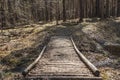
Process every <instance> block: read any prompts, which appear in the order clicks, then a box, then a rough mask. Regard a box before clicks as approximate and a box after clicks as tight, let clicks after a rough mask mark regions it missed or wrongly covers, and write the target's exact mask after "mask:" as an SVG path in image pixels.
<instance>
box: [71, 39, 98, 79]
mask: <svg viewBox="0 0 120 80" xmlns="http://www.w3.org/2000/svg"><path fill="white" fill-rule="evenodd" d="M71 41H72V44H73V46H74V49H75V51H76V52H77V53H78V55H79V57H80V59H81V60H82V61H83V62H84V63H85V64H86V65H87V66H88V67H89V69H90V70H91V71H92V72H93V74H94V75H95V76H97V77H99V76H100V71H99V70H98V69H97V68H96V67H95V66H94V65H93V64H92V63H91V62H90V61H89V60H88V59H87V58H86V57H85V56H84V55H83V54H82V53H81V52H80V51H79V50H78V48H77V46H76V45H75V42H74V41H73V38H72V37H71Z"/></svg>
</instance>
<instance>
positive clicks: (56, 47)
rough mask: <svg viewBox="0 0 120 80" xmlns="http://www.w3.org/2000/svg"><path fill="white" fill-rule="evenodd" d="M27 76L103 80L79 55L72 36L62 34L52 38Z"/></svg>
mask: <svg viewBox="0 0 120 80" xmlns="http://www.w3.org/2000/svg"><path fill="white" fill-rule="evenodd" d="M27 77H28V78H39V79H40V78H45V79H46V78H47V79H50V78H60V79H62V78H66V79H67V78H69V79H72V78H75V79H80V80H101V78H100V77H96V76H94V75H93V73H92V72H91V70H90V69H89V68H88V67H87V66H86V65H85V64H84V62H83V61H82V60H81V59H80V58H79V57H78V54H77V53H76V51H75V50H74V47H73V44H72V42H71V40H70V38H69V37H61V36H56V37H52V38H51V39H50V42H49V43H48V45H47V48H46V50H45V52H44V53H43V55H42V56H41V58H40V60H39V61H38V62H37V64H36V65H35V66H34V68H33V69H31V70H30V71H29V73H28V74H27ZM39 79H38V80H39ZM62 80H63V79H62Z"/></svg>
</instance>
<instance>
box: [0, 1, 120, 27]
mask: <svg viewBox="0 0 120 80" xmlns="http://www.w3.org/2000/svg"><path fill="white" fill-rule="evenodd" d="M117 16H120V0H0V26H3V27H9V26H10V27H11V26H17V25H21V24H29V23H32V22H39V21H44V22H48V21H53V20H56V22H57V23H58V21H59V20H63V22H65V21H66V20H69V19H75V18H79V21H82V19H83V18H92V17H99V18H102V19H103V18H107V17H117Z"/></svg>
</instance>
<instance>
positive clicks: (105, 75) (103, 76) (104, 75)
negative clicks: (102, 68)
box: [101, 72, 109, 80]
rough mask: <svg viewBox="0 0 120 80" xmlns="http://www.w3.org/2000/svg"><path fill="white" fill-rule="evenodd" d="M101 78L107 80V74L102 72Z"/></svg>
mask: <svg viewBox="0 0 120 80" xmlns="http://www.w3.org/2000/svg"><path fill="white" fill-rule="evenodd" d="M101 76H102V78H103V80H109V76H108V75H107V73H105V72H102V75H101Z"/></svg>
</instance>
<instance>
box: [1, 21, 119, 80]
mask: <svg viewBox="0 0 120 80" xmlns="http://www.w3.org/2000/svg"><path fill="white" fill-rule="evenodd" d="M76 22H77V21H76ZM119 25H120V23H119V20H118V19H117V21H97V22H83V23H79V24H77V23H72V21H71V23H69V21H68V22H67V23H64V24H62V22H60V25H58V26H56V22H52V23H48V24H31V25H26V26H23V27H22V28H15V29H7V30H3V31H1V34H0V60H1V61H2V62H0V64H1V65H0V69H1V70H3V71H4V72H5V75H6V76H11V74H14V73H19V72H21V71H22V70H23V69H24V67H26V66H28V65H29V64H30V63H31V62H32V61H33V60H34V59H35V58H36V57H37V55H38V54H39V52H40V51H41V47H42V46H43V44H44V43H43V42H45V39H46V36H47V37H50V36H52V35H67V36H73V38H74V40H75V42H76V44H77V46H78V48H79V50H80V51H81V52H82V53H83V54H84V55H85V56H86V57H87V58H88V59H89V60H90V61H91V62H92V63H93V64H94V65H96V66H97V67H98V68H99V69H100V71H102V74H101V76H102V77H103V78H104V80H109V79H113V78H115V79H120V77H119V75H120V71H119V69H120V57H117V56H118V55H119V53H117V56H116V55H114V53H110V54H104V53H103V52H100V51H97V48H96V45H95V44H94V40H96V41H97V42H98V43H100V44H101V43H105V42H106V41H107V42H116V43H118V44H120V32H119V31H120V29H119V27H120V26H119ZM86 35H87V36H86ZM88 36H89V38H88ZM101 45H102V44H101ZM3 63H4V64H3ZM18 66H19V67H18ZM20 67H23V68H22V69H21V68H20ZM16 69H17V70H16ZM18 69H20V71H18ZM115 79H113V80H115Z"/></svg>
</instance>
